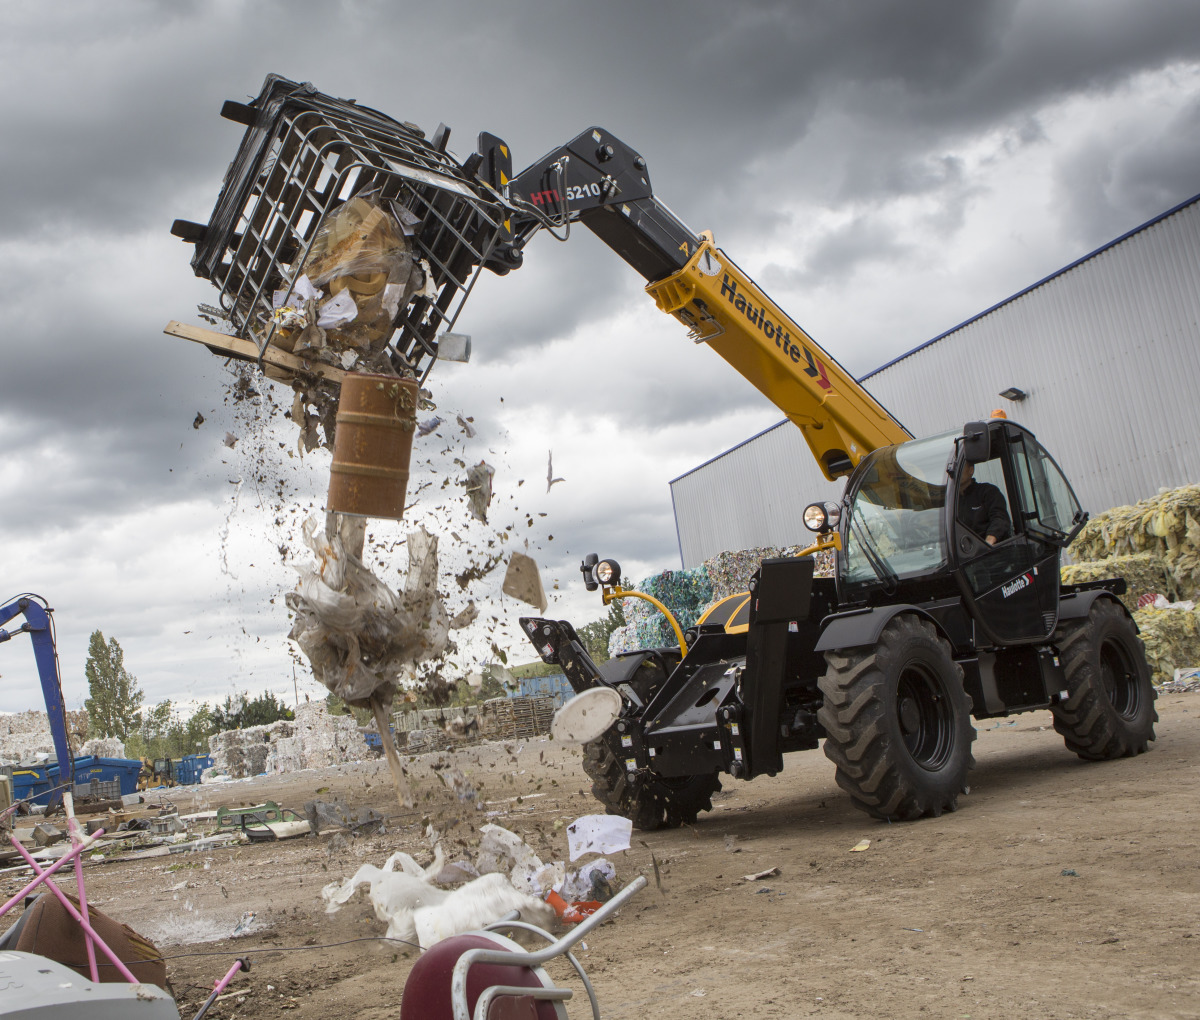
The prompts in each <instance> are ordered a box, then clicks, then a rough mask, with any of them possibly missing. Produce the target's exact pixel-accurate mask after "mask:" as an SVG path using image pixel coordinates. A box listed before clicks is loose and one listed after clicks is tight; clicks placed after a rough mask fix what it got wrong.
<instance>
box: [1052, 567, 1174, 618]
mask: <svg viewBox="0 0 1200 1020" xmlns="http://www.w3.org/2000/svg"><path fill="white" fill-rule="evenodd" d="M1060 573H1061V575H1062V583H1063V584H1084V583H1086V582H1088V581H1100V580H1104V579H1105V578H1109V577H1123V578H1125V584H1126V591H1125V594H1124V595H1123V596H1121V601H1122V602H1124V603H1125V608H1126V609H1128V610H1129V611H1130V612H1133V611H1134V610H1135V609H1137V607H1138V597H1139V596H1141V595H1164V596H1166V597H1167V599H1173V598H1174V597H1175V586H1174V583H1173V582H1172V581H1171V580H1170V579H1169V578H1168V576H1167V564H1166V561H1165V560H1164V559H1163V558H1162V557H1161V556H1159V555H1158V554H1156V553H1151V552H1141V553H1134V554H1132V555H1129V556H1110V557H1109V558H1108V559H1103V560H1088V561H1087V562H1085V563H1067V564H1065V565H1064V566H1063V567H1062V568H1061V569H1060Z"/></svg>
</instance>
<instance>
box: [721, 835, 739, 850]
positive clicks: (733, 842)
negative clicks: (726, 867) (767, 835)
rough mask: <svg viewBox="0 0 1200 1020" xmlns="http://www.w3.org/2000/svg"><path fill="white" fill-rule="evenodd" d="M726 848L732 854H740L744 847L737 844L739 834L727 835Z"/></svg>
mask: <svg viewBox="0 0 1200 1020" xmlns="http://www.w3.org/2000/svg"><path fill="white" fill-rule="evenodd" d="M725 849H726V850H728V851H729V852H730V853H731V854H740V853H741V852H742V848H741V847H740V846H738V845H737V836H726V837H725Z"/></svg>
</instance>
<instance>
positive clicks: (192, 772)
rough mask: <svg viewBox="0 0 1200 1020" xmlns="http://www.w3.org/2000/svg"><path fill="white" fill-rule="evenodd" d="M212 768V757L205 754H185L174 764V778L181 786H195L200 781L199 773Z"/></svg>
mask: <svg viewBox="0 0 1200 1020" xmlns="http://www.w3.org/2000/svg"><path fill="white" fill-rule="evenodd" d="M208 768H212V758H211V757H210V756H209V755H207V754H185V755H184V756H183V757H182V758H180V759H179V764H178V765H177V766H176V770H175V778H176V779H177V780H178V781H179V782H180V783H181V784H182V785H183V786H195V785H196V783H198V782H200V773H201V772H203V771H204V770H205V769H208Z"/></svg>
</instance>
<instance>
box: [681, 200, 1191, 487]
mask: <svg viewBox="0 0 1200 1020" xmlns="http://www.w3.org/2000/svg"><path fill="white" fill-rule="evenodd" d="M1196 202H1200V195H1193V196H1192V197H1191V198H1187V199H1184V200H1183V201H1182V202H1180V203H1179V204H1178V205H1176V206H1173V207H1172V208H1170V209H1168V210H1167V211H1166V212H1164V213H1159V215H1157V216H1155V217H1154V218H1153V219H1151V220H1147V221H1146V222H1145V223H1143V224H1142V225H1141V226H1138V227H1134V228H1133V229H1132V230H1128V231H1126V232H1125V233H1124V234H1122V235H1121V236H1120V237H1117V238H1114V239H1113V240H1111V241H1109V242H1108V243H1107V244H1103V245H1101V246H1100V247H1099V248H1097V249H1096V250H1095V251H1092V252H1088V254H1086V255H1084V256H1082V257H1080V258H1077V259H1076V260H1075V261H1074V262H1071V263H1069V264H1068V265H1065V266H1063V267H1062V268H1061V269H1056V270H1055V271H1054V272H1053V273H1051V274H1050V275H1049V276H1044V277H1042V279H1040V280H1038V281H1037V283H1032V284H1030V285H1029V286H1028V287H1026V288H1025V289H1024V290H1019V291H1017V293H1015V294H1013V295H1011V296H1009V297H1006V298H1005V299H1004V300H1003V301H997V302H996V303H995V304H994V305H992V306H991V307H990V308H985V309H984V310H983V311H982V312H979V313H978V314H976V315H972V316H971V317H970V318H969V319H964V320H963V321H962V322H960V323H959V324H958V325H957V326H953V327H951V328H950V329H948V330H946V331H945V332H944V333H939V334H938V335H937V336H935V337H934V338H933V339H932V340H926V341H925V342H924V343H923V344H918V345H917V346H916V347H914V348H913V349H912V350H911V351H906V352H905V353H904V354H901V355H900V356H899V357H895V358H893V359H892V360H891V361H889V362H887V363H886V364H884V365H880V366H879V367H878V368H876V369H872V370H871V371H870V372H868V373H867V374H866V375H864V376H861V377H860V378H859V380H858V381H859V382H860V383H862V382H866V380H868V379H870V378H871V377H872V376H873V375H878V374H879V373H880V372H882V371H883V370H884V369H887V368H891V367H892V366H893V365H895V364H896V363H897V362H900V361H903V360H904V359H905V358H908V357H911V356H912V355H914V354H916V353H917V352H918V351H923V350H924V349H925V348H926V347H931V346H932V345H933V344H936V343H937V342H938V341H939V340H944V339H946V337H948V336H950V335H951V334H952V333H957V332H958V331H959V330H960V329H962V328H963V327H964V326H969V325H970V324H971V323H972V322H978V321H979V320H980V319H982V318H984V317H985V316H987V315H991V314H992V312H994V311H996V310H997V309H998V308H1003V307H1004V306H1005V305H1007V304H1010V303H1011V302H1013V301H1016V300H1017V298H1020V297H1024V296H1025V295H1026V294H1028V293H1029V292H1030V291H1034V290H1037V289H1038V287H1041V286H1043V285H1045V284H1047V283H1049V282H1050V281H1051V280H1053V279H1055V278H1057V277H1059V276H1062V275H1063V274H1064V273H1069V272H1070V271H1071V270H1072V269H1074V268H1075V267H1076V266H1080V265H1082V264H1083V263H1084V262H1087V261H1089V260H1091V259H1094V258H1095V257H1096V256H1097V255H1102V254H1104V252H1106V251H1108V250H1109V249H1110V248H1115V247H1116V246H1117V245H1118V244H1121V243H1122V242H1123V241H1128V240H1129V238H1131V237H1133V236H1134V234H1140V233H1141V232H1142V231H1143V230H1149V229H1150V228H1151V227H1152V226H1154V225H1155V224H1156V223H1161V222H1162V221H1163V220H1165V219H1167V218H1168V217H1171V216H1174V215H1175V214H1176V213H1177V212H1180V211H1181V210H1183V209H1186V208H1187V207H1188V206H1189V205H1194V204H1195V203H1196ZM754 438H757V437H754ZM747 442H749V440H747ZM739 445H740V444H739ZM732 449H734V450H736V449H737V447H736V446H735V447H733V448H732ZM727 452H728V451H727ZM716 459H717V458H716V457H714V458H713V460H716ZM710 463H711V462H710ZM700 466H701V467H703V466H704V465H703V464H701V465H700ZM693 470H698V469H693ZM680 477H681V478H682V477H683V476H682V475H680Z"/></svg>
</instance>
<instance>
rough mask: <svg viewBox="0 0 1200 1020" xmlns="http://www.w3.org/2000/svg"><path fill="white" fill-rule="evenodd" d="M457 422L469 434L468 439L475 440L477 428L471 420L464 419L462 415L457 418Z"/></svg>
mask: <svg viewBox="0 0 1200 1020" xmlns="http://www.w3.org/2000/svg"><path fill="white" fill-rule="evenodd" d="M457 421H458V424H459V426H460V427H461V428H462V430H463V431H464V432H465V433H466V434H467V438H468V439H474V438H475V426H474V425H472V424H471V419H470V418H464V417H463V416H462V415H461V414H460V415H458V416H457Z"/></svg>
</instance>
